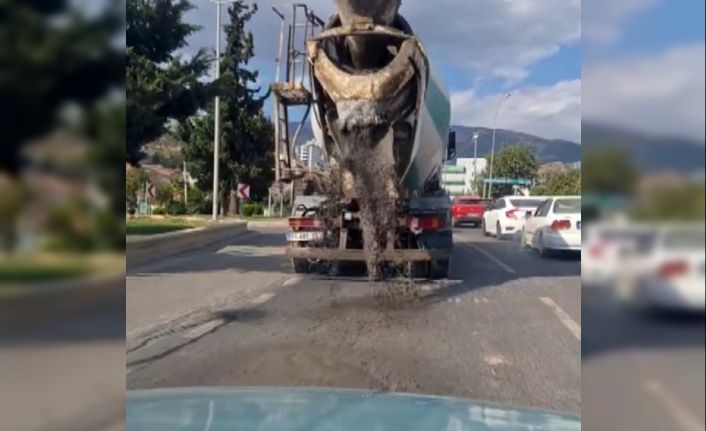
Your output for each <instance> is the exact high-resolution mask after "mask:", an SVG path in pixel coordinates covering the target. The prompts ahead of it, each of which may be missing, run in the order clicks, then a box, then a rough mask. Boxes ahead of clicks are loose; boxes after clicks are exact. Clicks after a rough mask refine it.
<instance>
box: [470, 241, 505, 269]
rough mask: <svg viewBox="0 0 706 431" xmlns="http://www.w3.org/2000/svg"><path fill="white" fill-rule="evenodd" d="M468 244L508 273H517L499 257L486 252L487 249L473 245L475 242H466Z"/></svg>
mask: <svg viewBox="0 0 706 431" xmlns="http://www.w3.org/2000/svg"><path fill="white" fill-rule="evenodd" d="M468 245H469V246H471V248H473V249H474V250H476V251H477V252H478V253H480V254H482V255H483V256H485V257H487V258H488V259H490V260H491V261H492V262H493V263H494V264H496V265H498V266H499V267H500V268H502V269H504V270H505V271H506V272H508V273H510V274H516V273H517V271H515V270H514V269H513V268H511V267H510V266H508V265H507V264H505V262H503V261H502V260H500V259H498V258H497V257H495V256H493V255H492V254H490V253H488V252H487V251H485V250H483V249H482V248H480V247H478V246H477V245H475V244H468Z"/></svg>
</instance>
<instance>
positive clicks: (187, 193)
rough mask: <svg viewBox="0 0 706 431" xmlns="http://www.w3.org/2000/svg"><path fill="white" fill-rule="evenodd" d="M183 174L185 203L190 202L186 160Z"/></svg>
mask: <svg viewBox="0 0 706 431" xmlns="http://www.w3.org/2000/svg"><path fill="white" fill-rule="evenodd" d="M182 176H183V177H184V205H188V204H189V179H188V176H187V173H186V160H184V162H183V172H182Z"/></svg>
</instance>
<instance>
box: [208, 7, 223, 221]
mask: <svg viewBox="0 0 706 431" xmlns="http://www.w3.org/2000/svg"><path fill="white" fill-rule="evenodd" d="M210 1H212V2H213V3H215V4H216V80H218V79H220V77H221V2H219V1H214V0H210ZM213 117H214V125H213V130H214V132H213V209H212V213H211V218H212V219H213V220H217V219H218V181H219V179H220V176H219V172H218V171H219V168H220V166H219V164H220V155H219V154H218V153H219V151H220V148H221V142H220V141H221V97H220V96H219V95H216V100H215V102H214V115H213Z"/></svg>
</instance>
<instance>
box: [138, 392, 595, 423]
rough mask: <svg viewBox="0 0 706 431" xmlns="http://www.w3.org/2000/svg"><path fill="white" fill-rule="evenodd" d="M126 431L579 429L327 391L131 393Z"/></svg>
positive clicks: (451, 403)
mask: <svg viewBox="0 0 706 431" xmlns="http://www.w3.org/2000/svg"><path fill="white" fill-rule="evenodd" d="M125 429H126V431H157V430H159V431H161V430H165V431H167V430H168V431H226V430H228V431H241V430H242V431H246V430H247V431H255V430H258V431H283V430H287V431H290V430H291V431H363V430H371V431H372V430H374V431H387V430H391V431H400V430H404V431H416V430H424V431H444V430H447V431H490V430H492V431H530V430H531V431H575V430H580V429H581V422H580V419H579V418H578V417H576V416H571V415H562V414H557V413H549V412H541V411H531V410H523V409H514V408H504V407H496V406H491V405H485V404H476V403H473V402H470V401H467V400H463V399H455V398H444V397H435V396H421V395H406V394H387V393H380V392H366V391H352V390H350V391H349V390H336V389H334V390H328V389H280V388H271V389H165V390H161V389H160V390H147V391H131V392H128V395H127V405H126V428H125Z"/></svg>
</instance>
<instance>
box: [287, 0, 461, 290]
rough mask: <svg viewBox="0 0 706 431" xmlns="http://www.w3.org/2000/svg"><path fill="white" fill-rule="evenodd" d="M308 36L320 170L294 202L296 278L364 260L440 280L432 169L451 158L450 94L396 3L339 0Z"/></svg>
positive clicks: (439, 197)
mask: <svg viewBox="0 0 706 431" xmlns="http://www.w3.org/2000/svg"><path fill="white" fill-rule="evenodd" d="M335 3H336V7H337V13H336V14H334V15H333V16H332V17H331V18H330V19H329V20H328V22H326V23H325V25H324V26H323V29H322V31H321V32H320V33H318V34H317V35H315V36H312V37H309V38H307V41H306V57H307V60H308V65H309V67H310V68H311V69H310V72H311V77H312V80H311V86H312V88H311V93H312V102H311V105H312V106H311V109H312V116H311V118H312V120H311V122H312V129H313V131H314V136H315V137H316V141H317V144H319V145H320V146H321V148H322V149H323V151H324V153H325V154H326V160H327V163H326V167H325V168H324V169H322V170H321V171H320V172H318V173H314V174H311V175H310V181H309V182H310V184H309V187H305V188H304V190H305V191H304V192H302V193H298V195H297V197H296V198H295V199H294V202H293V212H292V217H291V218H290V219H289V226H290V231H289V233H288V234H287V240H288V247H287V256H288V258H289V259H291V262H292V265H293V268H294V270H295V271H296V272H299V273H301V272H308V271H311V270H312V268H314V265H315V264H320V263H326V264H327V266H328V267H329V268H337V267H338V263H340V262H366V263H367V269H368V273H369V274H370V275H371V276H373V277H377V276H381V275H382V274H384V273H385V271H386V268H387V269H389V268H397V269H398V270H399V269H402V270H407V271H408V273H409V274H411V275H412V276H414V277H424V278H443V277H446V276H447V273H448V268H449V258H450V256H451V251H452V248H453V238H452V223H451V219H450V202H449V198H448V195H447V193H446V192H445V191H444V190H443V189H442V188H441V187H440V183H439V180H440V175H441V166H442V163H443V161H444V160H445V159H447V158H449V157H453V153H454V152H455V137H454V135H453V134H452V133H450V132H449V121H450V104H449V97H448V93H447V91H446V89H445V87H444V85H443V83H442V82H441V81H440V80H439V78H438V76H437V75H435V74H434V73H432V70H431V67H430V64H429V59H428V56H427V54H426V52H425V51H424V48H423V46H422V44H421V43H420V40H419V39H418V38H417V36H416V35H415V33H414V31H413V29H412V28H411V27H410V25H409V24H408V23H407V21H406V20H405V19H404V18H403V16H402V15H400V14H399V8H400V0H395V1H390V0H336V1H335Z"/></svg>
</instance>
